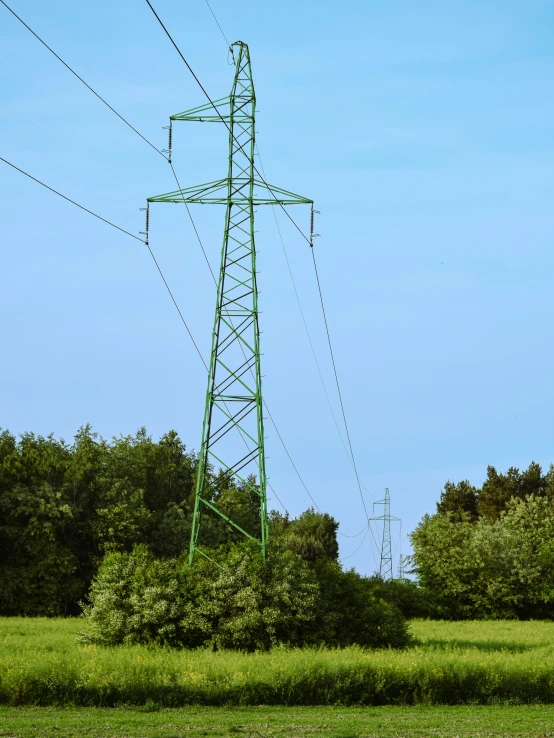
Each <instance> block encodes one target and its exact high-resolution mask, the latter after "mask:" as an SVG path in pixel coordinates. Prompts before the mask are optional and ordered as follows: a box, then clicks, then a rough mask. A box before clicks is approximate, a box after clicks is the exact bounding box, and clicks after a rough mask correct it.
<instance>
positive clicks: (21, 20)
mask: <svg viewBox="0 0 554 738" xmlns="http://www.w3.org/2000/svg"><path fill="white" fill-rule="evenodd" d="M0 2H1V3H2V5H4V6H5V7H6V8H7V10H9V11H10V13H11V14H12V15H13V16H14V17H15V18H17V20H18V21H19V22H20V23H21V24H22V25H23V26H25V28H26V29H27V30H28V31H29V32H30V33H32V34H33V36H34V37H35V38H36V39H37V40H38V41H40V43H41V44H42V45H43V46H44V47H45V48H46V49H48V51H49V52H50V53H51V54H53V56H55V57H56V59H58V61H60V62H61V63H62V64H63V65H64V66H65V67H66V69H68V70H69V71H70V72H71V73H72V74H73V75H74V76H75V77H76V78H77V79H78V80H79V81H80V82H82V83H83V84H84V85H85V86H86V87H87V89H89V90H90V91H91V92H92V93H93V95H95V97H97V98H98V99H99V100H100V101H101V102H102V103H103V104H104V105H106V107H108V108H109V109H110V110H111V111H112V113H114V114H115V115H116V116H117V117H118V118H119V119H120V120H122V121H123V122H124V123H125V124H126V125H127V126H128V127H129V128H130V129H131V130H132V131H134V133H136V134H137V135H138V136H140V138H141V139H142V140H143V141H144V142H145V143H147V144H148V145H149V146H150V147H151V148H152V149H154V150H155V151H156V152H157V153H158V154H160V155H161V156H162V157H163V158H164V159H165V160H166V161H168V162H169V159H168V157H166V156H165V154H164V153H163V152H162V151H160V150H159V149H158V148H157V147H156V146H154V144H153V143H152V142H151V141H149V140H148V139H147V138H146V137H145V136H143V135H142V133H140V131H138V130H137V129H136V128H135V127H134V126H133V125H132V124H131V123H129V121H128V120H127V119H126V118H124V117H123V116H122V115H121V114H120V113H118V112H117V110H116V109H115V108H113V107H112V106H111V105H110V104H109V103H108V102H107V101H106V100H105V99H104V98H103V97H102V96H101V95H100V94H99V93H98V92H96V90H94V89H93V88H92V87H91V86H90V85H89V84H88V83H87V82H86V81H85V80H84V79H83V78H82V77H81V76H80V75H79V74H77V72H76V71H75V70H74V69H73V68H72V67H70V66H69V64H67V63H66V62H65V61H64V60H63V59H62V58H61V57H60V56H59V54H57V53H56V52H55V51H54V50H53V49H52V48H51V47H50V46H49V45H48V44H47V43H46V42H45V41H44V40H43V39H42V38H41V37H40V36H39V35H38V34H37V33H35V31H33V29H32V28H31V27H30V26H29V25H27V23H25V21H24V20H23V19H22V18H20V17H19V16H18V15H17V14H16V13H15V12H14V11H13V10H12V8H10V7H9V5H7V3H5V2H4V0H0ZM206 2H207V0H206ZM207 4H208V7H210V6H209V3H207ZM210 10H211V8H210ZM212 14H213V11H212ZM214 18H215V15H214ZM216 22H217V18H216ZM2 161H5V163H6V164H9V165H10V166H12V167H13V168H14V169H17V170H18V171H20V172H21V173H22V174H25V175H26V176H28V177H30V178H31V179H33V180H34V181H35V182H37V183H38V184H41V185H42V186H43V187H46V188H47V189H49V190H51V191H52V192H54V193H55V194H57V195H59V196H60V197H63V198H64V199H65V200H67V201H68V202H71V203H72V204H73V205H76V206H77V207H79V208H81V209H82V210H84V211H85V212H87V213H90V214H91V215H94V216H95V217H96V218H99V219H100V220H102V221H104V222H105V223H107V224H108V225H111V226H113V227H114V228H117V229H118V230H120V231H122V232H123V233H126V234H127V235H129V236H131V237H132V238H136V239H137V240H138V241H141V242H142V243H145V244H146V246H147V248H148V251H149V252H150V255H151V257H152V259H153V261H154V264H155V265H156V269H157V270H158V272H159V274H160V277H161V278H162V281H163V283H164V285H165V288H166V290H167V292H168V294H169V296H170V298H171V300H172V302H173V304H174V306H175V309H176V310H177V313H178V314H179V318H180V319H181V322H182V323H183V325H184V326H185V329H186V331H187V333H188V335H189V338H190V340H191V341H192V343H193V345H194V348H195V350H196V352H197V354H198V356H199V357H200V360H201V361H202V363H203V365H204V367H205V369H206V371H207V369H208V367H207V364H206V362H205V360H204V357H203V356H202V353H201V352H200V349H199V348H198V344H197V343H196V341H195V339H194V336H193V335H192V332H191V331H190V329H189V327H188V325H187V322H186V320H185V319H184V316H183V314H182V312H181V309H180V308H179V305H178V303H177V301H176V299H175V297H174V295H173V292H172V291H171V288H170V287H169V284H168V282H167V280H166V278H165V276H164V273H163V271H162V269H161V267H160V265H159V263H158V261H157V259H156V257H155V255H154V252H153V251H152V249H151V247H150V245H149V244H148V243H147V242H146V241H143V240H142V239H141V238H138V236H135V235H133V234H132V233H129V231H126V230H125V229H123V228H120V227H119V226H117V225H115V224H114V223H111V222H110V221H108V220H106V219H105V218H102V217H101V216H99V215H97V214H96V213H93V212H92V211H91V210H88V208H85V207H83V206H82V205H79V203H77V202H75V201H74V200H71V199H70V198H68V197H66V196H65V195H62V194H61V193H60V192H58V191H57V190H54V189H53V188H51V187H49V186H48V185H46V184H45V183H44V182H41V181H40V180H38V179H36V178H35V177H32V176H31V175H30V174H28V173H27V172H24V171H23V170H22V169H19V168H18V167H16V166H15V165H13V164H11V163H10V162H9V161H7V160H6V159H2ZM169 164H170V166H171V170H172V172H173V176H174V177H175V181H176V183H177V187H178V188H179V190H181V185H180V183H179V179H178V177H177V173H176V171H175V168H174V167H173V164H172V163H171V162H169ZM183 201H184V197H183ZM185 206H186V209H187V213H188V215H189V218H190V221H191V223H192V226H193V228H194V231H195V233H196V236H197V238H198V242H199V244H200V247H201V249H202V253H203V254H204V258H205V259H206V263H207V265H208V268H209V269H210V272H211V273H212V277H213V278H214V281H215V276H214V274H213V271H212V268H211V265H210V262H209V260H208V256H207V254H206V251H205V249H204V246H203V244H202V241H201V239H200V236H199V234H198V230H197V228H196V224H195V222H194V220H193V218H192V214H191V212H190V209H189V207H188V203H186V202H185ZM243 440H244V439H243ZM269 487H270V489H271V490H272V491H273V493H274V494H275V497H276V498H277V500H278V501H279V502H280V504H281V506H282V507H283V509H284V510H285V512H287V513H288V510H287V508H286V507H285V506H284V505H283V503H282V502H281V500H280V499H279V496H278V495H277V493H276V492H275V490H274V489H273V487H272V486H271V484H269Z"/></svg>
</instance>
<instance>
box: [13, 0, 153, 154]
mask: <svg viewBox="0 0 554 738" xmlns="http://www.w3.org/2000/svg"><path fill="white" fill-rule="evenodd" d="M0 3H2V5H3V6H4V7H5V8H7V10H9V11H10V13H11V14H12V15H13V16H14V17H15V18H17V20H18V21H19V22H20V23H22V24H23V25H24V26H25V28H26V29H27V30H28V31H30V32H31V33H32V34H33V36H34V37H35V38H36V39H37V40H38V41H40V43H41V44H42V45H43V46H44V47H45V48H47V49H48V51H49V52H50V53H51V54H53V55H54V56H55V57H56V59H57V60H58V61H60V62H61V63H62V64H63V65H64V67H66V68H67V69H69V71H70V72H71V74H73V75H74V76H75V77H77V79H78V80H79V81H80V82H82V83H83V84H84V85H85V87H87V88H88V89H89V90H90V91H91V92H92V94H93V95H96V97H97V98H98V99H99V100H100V101H101V102H103V103H104V105H106V106H107V107H108V108H109V109H110V110H111V111H112V113H114V114H115V115H117V117H118V118H119V119H120V120H122V121H123V122H124V123H125V125H126V126H129V128H130V129H131V130H132V131H134V132H135V133H136V134H137V136H140V137H141V138H142V140H143V141H145V142H146V143H147V144H148V146H151V147H152V148H153V149H154V151H157V152H158V154H160V156H163V158H164V159H166V160H167V157H166V155H165V154H164V153H163V152H162V151H160V149H158V147H157V146H154V144H153V143H152V142H151V141H149V140H148V139H147V138H146V136H143V135H142V133H141V132H140V131H137V129H136V128H135V127H134V126H133V125H131V123H129V121H128V120H126V118H124V117H123V116H122V115H120V114H119V113H118V112H117V110H115V108H112V106H111V105H110V103H109V102H107V101H106V100H104V98H103V97H102V96H101V95H99V94H98V93H97V92H96V90H93V89H92V87H91V86H90V85H89V84H88V82H85V80H84V79H83V78H82V77H80V76H79V75H78V74H77V72H76V71H75V70H74V69H72V68H71V67H70V66H69V64H67V62H64V60H63V59H62V58H61V56H58V54H56V52H55V51H54V49H52V48H51V47H50V46H48V44H47V43H46V41H43V39H42V38H41V37H40V36H39V35H38V34H37V33H35V32H34V31H33V29H32V28H31V27H30V26H28V25H27V24H26V23H25V21H24V20H23V19H22V18H20V17H19V16H18V15H17V13H15V12H14V11H13V10H12V9H11V8H10V6H9V5H8V4H7V3H5V2H4V0H0Z"/></svg>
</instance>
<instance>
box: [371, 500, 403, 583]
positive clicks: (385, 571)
mask: <svg viewBox="0 0 554 738" xmlns="http://www.w3.org/2000/svg"><path fill="white" fill-rule="evenodd" d="M375 505H383V514H382V515H379V516H374V517H372V518H370V520H382V521H383V537H382V539H381V560H380V563H379V574H380V575H381V577H382V578H383V579H384V580H385V581H388V580H390V579H393V578H394V576H393V573H392V543H391V534H390V524H391V520H394V521H396V522H398V521H399V520H400V518H393V517H392V516H391V514H390V492H389V490H388V488H387V489H385V498H384V499H383V500H378V501H377V502H374V503H373V507H374V509H375ZM374 511H375V510H374Z"/></svg>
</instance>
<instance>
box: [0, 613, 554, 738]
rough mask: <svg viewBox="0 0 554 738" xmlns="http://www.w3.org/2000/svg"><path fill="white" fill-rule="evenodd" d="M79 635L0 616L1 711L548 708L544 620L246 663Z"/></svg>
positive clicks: (424, 625) (229, 656)
mask: <svg viewBox="0 0 554 738" xmlns="http://www.w3.org/2000/svg"><path fill="white" fill-rule="evenodd" d="M84 629H86V622H85V621H84V620H82V619H79V618H75V619H41V618H5V619H0V703H1V704H3V705H5V706H31V705H33V706H73V707H76V706H86V707H132V706H137V707H140V708H141V709H142V710H145V711H149V712H156V711H157V710H160V709H162V708H180V707H184V706H189V705H191V706H192V705H194V706H202V705H206V706H208V705H209V706H219V707H224V706H225V707H230V706H235V707H247V706H259V705H264V706H295V707H298V706H306V707H307V706H318V705H325V706H336V707H346V706H379V705H392V706H413V705H479V704H480V705H525V704H527V705H529V704H544V705H547V704H554V623H550V622H544V621H543V622H539V621H534V622H518V621H496V622H492V621H488V622H485V621H483V622H481V621H479V622H475V621H474V622H453V623H451V622H436V621H434V622H433V621H414V622H412V624H411V630H412V633H413V637H414V642H413V645H412V646H411V647H409V648H407V649H406V650H404V651H393V650H379V651H363V650H361V649H357V648H349V649H345V650H329V649H313V650H310V649H302V650H290V649H289V650H287V649H276V650H274V651H270V652H268V653H252V654H247V653H237V652H225V651H222V652H212V651H205V650H199V651H177V650H169V649H167V650H166V649H160V648H149V647H142V646H130V647H117V648H102V647H99V646H93V645H83V644H80V643H79V642H78V640H77V635H78V633H79V631H82V630H84ZM144 714H146V713H144ZM0 735H2V733H1V732H0ZM4 735H6V734H5V733H4Z"/></svg>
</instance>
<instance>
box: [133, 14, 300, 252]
mask: <svg viewBox="0 0 554 738" xmlns="http://www.w3.org/2000/svg"><path fill="white" fill-rule="evenodd" d="M146 3H147V4H148V7H149V8H150V10H151V11H152V12H153V13H154V15H155V17H156V20H157V21H158V23H159V24H160V26H161V27H162V28H163V30H164V31H165V34H166V36H167V37H168V39H169V40H170V41H171V43H172V44H173V46H174V47H175V50H176V51H177V53H178V54H179V56H180V57H181V59H182V60H183V61H184V63H185V64H186V66H187V69H188V70H189V72H190V73H191V74H192V76H193V77H194V79H195V81H196V83H197V84H198V86H199V87H200V89H201V90H202V92H203V93H204V95H205V96H206V98H207V99H208V101H209V103H210V105H211V106H212V108H213V109H214V110H215V112H216V113H217V115H218V117H219V118H220V120H221V122H222V123H224V125H225V127H226V128H227V130H228V131H229V133H230V134H231V135H232V136H233V141H234V142H235V144H236V145H237V146H238V148H239V149H240V150H241V151H242V152H243V154H245V156H248V155H247V153H246V152H245V151H244V148H243V146H242V144H241V143H240V142H239V141H237V139H236V138H235V136H234V135H233V134H232V132H231V129H230V127H229V125H228V124H227V121H226V120H225V118H224V117H223V116H222V115H221V113H220V112H219V109H218V108H217V106H216V105H215V103H214V102H213V100H212V98H211V97H210V96H209V95H208V93H207V92H206V89H205V87H204V85H203V84H202V82H200V80H199V79H198V77H197V76H196V74H195V73H194V70H193V69H192V67H191V66H190V64H189V63H188V61H187V60H186V59H185V57H184V56H183V53H182V52H181V50H180V49H179V47H178V46H177V44H176V43H175V41H174V40H173V37H172V36H171V34H170V33H169V31H168V30H167V28H166V27H165V25H164V24H163V21H162V19H161V18H160V16H159V15H158V14H157V13H156V11H155V10H154V8H153V7H152V3H151V2H150V0H146ZM253 169H254V171H255V172H256V174H257V175H258V177H259V178H260V180H261V181H262V182H263V184H264V185H265V186H266V187H267V190H268V192H270V193H271V196H272V197H273V199H274V200H275V202H276V203H277V204H278V205H279V206H280V207H281V208H282V210H283V212H284V213H285V214H286V216H287V218H288V219H289V220H290V221H291V223H292V224H293V225H294V227H295V228H296V230H297V231H298V232H299V233H300V235H301V236H302V238H303V239H304V240H305V241H306V242H307V243H310V239H309V238H308V237H307V236H306V234H305V233H304V232H303V231H302V229H301V228H300V226H299V225H298V224H297V223H296V221H295V220H294V218H293V217H292V216H291V215H290V214H289V212H288V211H287V209H286V208H285V207H284V205H282V204H281V203H280V202H279V200H278V198H277V197H276V196H275V193H274V192H273V190H272V189H271V187H270V186H269V184H268V183H267V182H266V180H265V179H264V177H263V176H262V175H261V174H260V172H259V170H258V169H257V167H256V165H255V164H254V167H253Z"/></svg>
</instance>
